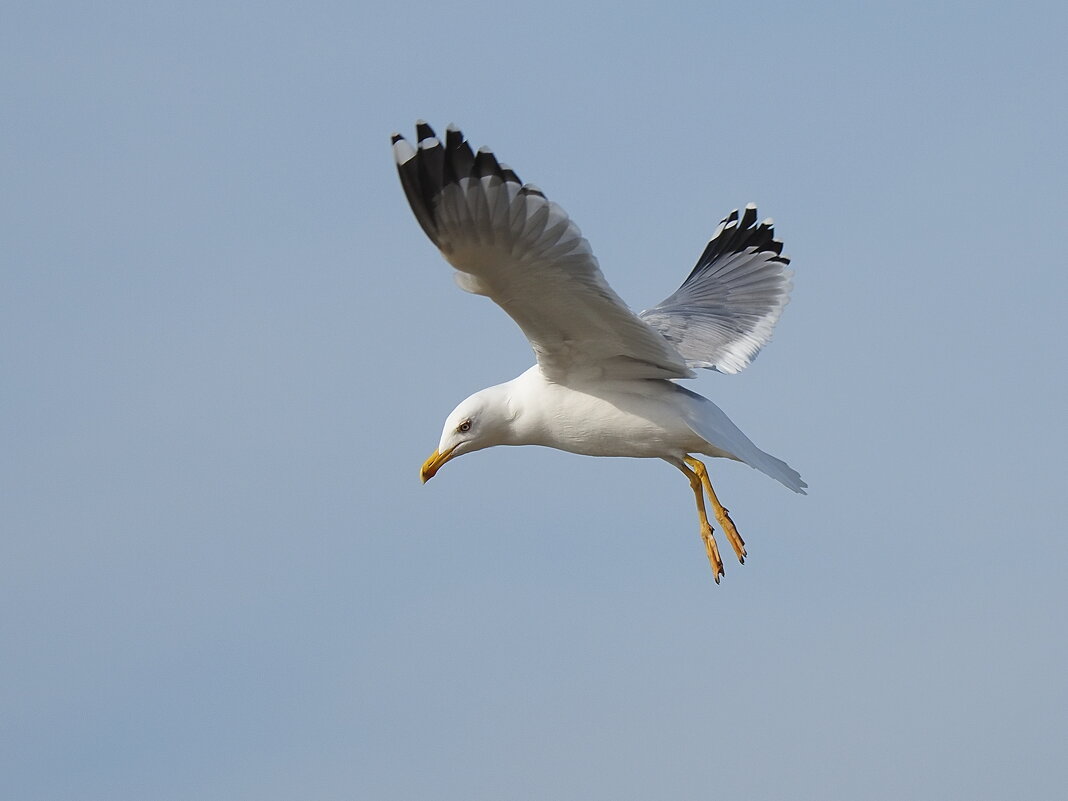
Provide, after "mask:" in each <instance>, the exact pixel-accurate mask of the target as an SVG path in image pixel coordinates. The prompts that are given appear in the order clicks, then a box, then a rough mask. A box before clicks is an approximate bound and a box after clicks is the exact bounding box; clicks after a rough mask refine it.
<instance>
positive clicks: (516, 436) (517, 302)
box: [393, 121, 807, 583]
mask: <svg viewBox="0 0 1068 801" xmlns="http://www.w3.org/2000/svg"><path fill="white" fill-rule="evenodd" d="M416 134H417V139H418V147H417V148H413V147H412V146H411V144H409V143H408V141H407V140H405V139H404V137H403V136H401V135H400V134H393V154H394V157H395V159H396V162H397V169H398V171H399V173H400V179H401V184H402V185H403V187H404V192H405V194H406V195H407V197H408V202H409V203H410V204H411V207H412V211H413V212H414V213H415V217H416V219H417V220H418V221H419V224H420V225H421V226H422V228H423V230H424V231H425V232H426V234H427V236H429V237H430V239H431V241H433V243H434V244H435V245H436V246H437V247H438V248H439V249H440V250H441V253H442V255H443V256H444V257H445V260H446V261H448V262H449V264H451V265H452V266H453V267H455V268H456V270H457V272H456V274H455V275H456V280H457V283H458V284H459V285H460V287H461V288H463V289H465V290H467V291H468V292H473V293H475V294H478V295H486V296H487V297H489V298H490V299H491V300H493V301H494V302H495V303H497V304H498V305H499V306H500V307H501V308H503V309H504V310H505V311H506V312H507V313H508V314H509V315H510V316H511V317H512V319H513V320H515V321H516V323H518V324H519V327H520V328H521V329H522V330H523V333H524V334H525V335H526V337H527V339H528V340H529V341H530V345H531V347H532V348H533V349H534V354H535V356H536V357H537V363H536V364H535V365H534V366H533V367H531V368H530V369H529V370H527V371H526V372H524V373H523V374H522V375H520V376H519V377H517V378H515V379H513V380H511V381H508V382H506V383H504V384H499V385H497V386H494V387H489V388H488V389H483V390H481V391H480V392H476V393H475V394H474V395H471V396H470V397H469V398H467V399H466V400H464V401H463V402H462V403H460V405H459V406H457V407H456V408H455V409H454V410H453V411H452V413H451V414H450V415H449V416H448V418H447V419H446V420H445V427H444V430H443V431H442V434H441V441H440V442H439V444H438V448H437V450H435V451H434V453H433V454H431V456H430V458H429V459H427V460H426V463H425V464H423V467H422V471H421V476H422V479H423V481H424V482H426V481H428V480H429V479H430V478H432V477H433V476H434V474H435V473H437V471H438V470H439V469H440V468H441V466H442V465H444V464H445V463H446V462H448V461H450V460H451V459H455V458H456V457H457V456H461V455H463V454H465V453H471V452H472V451H477V450H481V449H483V448H488V447H491V446H493V445H543V446H546V447H550V448H558V449H560V450H564V451H570V452H572V453H579V454H585V455H588V456H631V457H645V458H652V457H656V458H659V459H663V460H664V461H666V462H668V463H670V464H672V465H674V466H675V467H677V468H678V469H679V470H681V471H682V472H683V473H684V474H685V475H686V477H687V478H688V479H689V481H690V487H691V488H692V489H693V493H694V496H695V498H696V499H697V513H698V517H699V519H700V526H701V536H702V539H703V541H704V544H705V549H706V553H707V555H708V560H709V563H710V564H711V565H712V572H713V575H714V576H715V579H716V583H719V579H720V576H722V575H723V560H722V559H721V558H720V555H719V549H718V547H717V545H716V540H715V538H714V537H713V534H712V526H711V525H710V524H709V522H708V516H707V514H706V511H705V502H704V494H706V493H707V495H708V499H709V501H711V503H712V509H713V511H714V513H715V516H716V519H717V520H718V521H719V524H720V527H721V528H722V529H723V532H724V534H725V535H726V536H727V539H728V541H729V542H730V543H731V546H732V547H733V548H734V552H735V554H736V555H737V556H738V560H739V561H740V562H744V561H745V555H746V552H745V543H744V542H743V541H742V538H741V536H739V534H738V530H737V529H736V528H735V526H734V523H733V522H732V521H731V518H730V516H729V514H728V512H727V510H726V509H725V508H724V507H723V505H722V504H721V503H720V502H719V499H718V498H717V497H716V493H715V491H714V490H713V489H712V483H711V481H710V480H709V477H708V471H707V469H706V468H705V465H704V464H703V463H702V462H700V461H699V460H698V459H695V458H694V457H693V455H692V454H703V455H705V456H712V457H722V458H726V459H734V460H736V461H740V462H745V463H746V464H748V465H750V466H751V467H754V468H756V469H757V470H760V471H761V472H763V473H766V474H767V475H769V476H771V477H772V478H774V479H777V480H778V481H781V482H782V483H783V484H784V485H786V486H787V487H789V488H790V489H792V490H794V491H795V492H801V493H803V492H804V487H806V486H807V485H806V484H805V482H804V481H802V480H801V476H800V475H799V474H798V473H797V471H795V470H793V469H792V468H791V467H790V466H789V465H787V464H786V463H785V462H782V461H780V460H779V459H776V458H775V457H774V456H771V455H769V454H767V453H765V452H764V451H762V450H760V449H759V448H757V447H756V445H754V444H753V443H752V442H751V441H750V440H749V438H748V437H746V436H745V434H743V433H742V432H741V431H740V430H739V429H738V427H737V426H736V425H734V423H732V422H731V420H730V418H728V417H727V415H726V414H724V413H723V411H722V410H720V408H719V407H718V406H716V405H715V404H714V403H712V402H711V401H710V400H708V399H707V398H704V397H702V396H700V395H698V394H696V393H694V392H691V391H689V390H687V389H685V388H683V387H682V386H680V385H679V384H677V383H675V380H676V379H680V378H693V377H694V372H693V370H692V369H691V368H694V367H704V368H708V369H712V370H718V371H720V372H723V373H736V372H738V371H739V370H741V369H742V368H744V367H745V366H746V365H747V364H749V362H750V361H751V360H752V359H753V358H754V357H755V356H756V354H757V352H758V351H759V350H760V349H761V348H762V347H763V346H764V345H765V344H766V343H767V342H768V340H769V339H770V338H771V331H772V328H773V327H774V325H775V323H776V322H777V321H778V319H779V316H780V315H781V314H782V310H783V307H784V306H785V305H786V303H787V300H788V298H789V293H790V279H791V275H792V273H791V272H790V271H789V270H788V269H787V265H788V264H789V259H788V258H786V257H785V256H783V255H781V254H782V243H781V242H779V241H778V240H776V239H775V238H774V229H773V227H772V225H773V224H772V221H771V220H770V219H767V220H764V221H763V222H761V223H760V224H759V225H758V224H756V221H757V213H756V207H755V206H754V205H752V204H750V205H748V206H746V207H745V210H744V211H743V212H742V214H741V215H740V216H739V213H738V211H737V210H735V211H733V212H731V213H730V214H729V215H728V216H727V217H726V218H725V219H724V220H723V221H722V222H721V223H720V225H719V227H718V228H717V229H716V232H715V233H714V234H713V235H712V239H711V241H710V242H709V243H708V246H707V247H706V248H705V251H704V253H702V254H701V257H700V258H699V259H698V261H697V266H696V267H694V269H693V271H692V272H691V273H690V275H689V277H687V279H686V280H685V281H684V282H683V284H682V286H681V287H679V289H678V290H677V291H676V292H675V293H674V294H673V295H671V297H669V298H667V299H666V300H664V301H663V302H662V303H660V304H659V305H657V306H654V307H653V308H652V309H650V310H648V311H644V312H642V313H641V314H635V313H634V312H632V311H631V310H630V309H629V308H628V307H627V306H626V304H624V303H623V301H622V300H621V299H620V298H619V296H618V295H616V293H615V292H613V291H612V289H611V287H609V286H608V283H607V282H606V281H605V279H604V276H603V275H602V274H601V270H600V268H599V267H598V265H597V260H596V259H595V258H594V256H593V253H592V252H591V250H590V246H589V243H588V242H587V241H586V240H585V239H584V238H583V237H582V234H581V233H580V232H579V229H578V227H577V226H576V225H575V224H574V223H573V222H571V220H570V219H569V218H568V216H567V214H566V213H565V212H564V210H563V209H561V208H560V207H559V206H558V205H556V204H555V203H553V202H552V201H549V200H547V199H546V197H545V195H544V194H543V193H542V191H541V190H540V189H538V188H537V187H536V186H533V185H531V184H524V183H522V182H521V181H520V180H519V178H518V177H517V176H516V174H515V173H514V172H513V171H512V170H511V169H510V168H509V167H508V166H506V165H504V164H500V163H498V161H497V159H496V158H495V157H494V155H493V153H492V152H491V151H490V150H489V149H488V148H481V149H480V150H479V151H478V153H477V154H476V153H473V152H472V150H471V147H470V146H469V145H468V143H467V141H466V140H465V139H464V136H463V134H462V133H461V132H460V131H459V129H457V128H456V127H455V126H452V125H450V126H449V127H448V129H447V132H446V137H445V142H444V143H442V142H441V140H440V139H438V138H437V136H436V135H435V133H434V131H433V130H432V129H431V128H430V126H429V125H427V124H426V123H425V122H423V121H419V122H418V123H416Z"/></svg>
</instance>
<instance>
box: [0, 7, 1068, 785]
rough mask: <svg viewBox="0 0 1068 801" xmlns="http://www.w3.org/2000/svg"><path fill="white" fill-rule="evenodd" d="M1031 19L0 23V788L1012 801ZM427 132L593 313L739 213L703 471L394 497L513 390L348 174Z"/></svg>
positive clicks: (1047, 96)
mask: <svg viewBox="0 0 1068 801" xmlns="http://www.w3.org/2000/svg"><path fill="white" fill-rule="evenodd" d="M1066 36H1068V11H1066V6H1065V5H1064V4H1063V3H1054V2H1049V3H1018V4H1005V3H997V4H994V3H989V4H975V3H938V4H931V3H926V2H925V3H893V4H890V3H886V4H849V5H847V4H832V3H822V4H821V3H810V4H798V3H761V4H755V5H744V4H743V5H738V4H707V3H675V4H672V3H656V4H653V3H648V4H634V3H623V4H619V3H617V4H604V5H592V4H587V5H578V6H575V5H573V4H571V3H563V2H556V0H547V2H542V3H537V4H533V3H530V4H523V5H521V6H514V7H509V6H506V5H499V6H498V5H490V4H486V5H478V4H471V3H463V2H454V3H440V4H434V5H431V4H427V3H407V4H404V5H385V4H381V5H376V4H360V3H317V2H310V3H300V4H296V3H294V4H283V3H225V2H224V3H183V4H173V5H167V4H158V3H126V4H120V3H106V2H94V3H41V2H9V3H6V4H5V6H4V10H3V11H2V12H0V104H2V106H0V118H2V120H3V122H2V123H0V186H2V187H3V191H2V192H0V252H2V255H0V525H2V527H3V532H2V536H0V654H2V656H0V798H5V799H8V798H10V799H19V801H38V800H43V799H49V800H52V799H55V800H56V801H59V799H63V800H64V801H68V800H69V799H79V801H96V800H98V799H99V801H125V800H126V799H129V801H143V800H144V799H153V801H170V800H172V799H174V800H177V799H196V800H197V801H234V800H235V799H241V800H243V799H248V800H249V801H274V800H275V799H277V800H278V801H281V800H282V799H294V798H302V799H304V798H307V799H330V800H333V799H337V800H338V801H341V800H342V799H370V800H371V801H380V800H385V799H413V800H417V801H422V800H424V799H435V801H451V800H452V799H456V801H483V800H484V801H499V799H523V800H525V799H529V800H530V801H539V800H541V799H552V800H553V801H561V800H564V801H570V800H571V799H574V800H575V801H579V799H582V800H583V801H588V800H590V799H595V800H600V799H604V800H605V801H608V800H609V799H611V801H627V800H629V799H634V800H635V801H638V799H656V798H665V799H694V800H695V801H696V800H697V799H707V798H725V799H732V798H738V799H743V798H744V799H749V800H752V799H768V800H769V801H772V800H773V799H786V798H789V799H820V800H821V801H822V800H824V799H832V798H841V799H851V800H853V801H867V800H868V799H886V800H887V801H897V799H902V798H909V799H947V798H961V799H965V798H966V799H969V800H970V801H971V800H977V799H980V800H981V799H1005V798H1026V799H1053V798H1058V797H1060V796H1061V795H1062V794H1063V791H1064V788H1065V786H1068V767H1066V761H1065V759H1064V754H1065V748H1066V744H1068V716H1066V715H1065V709H1068V679H1066V678H1065V677H1066V676H1068V637H1066V635H1065V611H1066V609H1068V582H1066V581H1065V576H1064V566H1065V564H1066V563H1068V538H1066V537H1065V533H1066V525H1065V509H1064V507H1065V503H1064V496H1065V479H1066V477H1068V475H1066V474H1068V471H1066V469H1065V461H1064V454H1065V450H1066V448H1068V426H1066V423H1065V409H1066V408H1068V379H1066V377H1065V369H1064V367H1065V353H1064V335H1063V332H1064V319H1065V303H1066V297H1068V279H1066V277H1065V276H1066V270H1065V267H1066V265H1065V257H1064V252H1063V240H1064V235H1063V231H1064V226H1065V220H1066V219H1068V193H1066V191H1065V182H1066V179H1068V157H1066V148H1065V142H1066V141H1068V111H1066V103H1065V99H1064V97H1065V95H1064V87H1065V86H1066V85H1068V62H1066V60H1065V55H1064V42H1065V40H1066ZM419 117H425V118H426V119H427V120H429V121H431V123H432V124H434V125H436V126H439V127H444V125H445V124H447V123H448V122H450V121H455V122H456V123H458V124H460V125H461V126H462V127H463V128H464V130H465V132H466V133H467V134H468V135H469V136H470V138H471V139H472V141H473V143H474V144H475V145H476V146H477V145H480V144H488V145H490V146H492V147H493V148H494V150H495V151H496V152H497V153H498V155H499V156H500V157H501V158H502V159H503V160H504V161H506V162H508V163H509V164H511V165H512V166H513V167H514V168H515V169H516V170H517V172H519V174H520V175H521V176H523V178H524V179H525V180H528V181H533V182H534V183H537V184H538V185H540V186H541V187H542V188H543V189H544V190H545V191H546V193H547V194H548V195H549V196H550V197H551V198H552V199H554V200H556V201H557V202H558V203H560V204H561V205H562V206H563V207H564V208H566V209H567V210H568V211H569V212H570V213H571V215H572V216H573V217H574V218H575V220H576V221H577V223H578V224H579V226H580V227H581V228H582V230H583V232H584V234H585V235H586V236H587V238H588V239H589V240H590V242H591V243H592V245H593V248H594V251H595V252H596V253H597V255H598V257H599V258H600V261H601V265H602V268H603V269H604V271H605V274H606V275H607V277H608V279H609V281H610V282H611V283H612V285H613V286H614V287H615V289H616V290H617V291H618V292H619V293H620V294H621V295H622V296H623V297H624V298H625V299H627V300H628V301H629V302H631V303H632V304H633V305H634V306H635V307H637V308H644V307H646V306H649V305H652V304H653V303H655V302H656V301H658V300H660V299H661V298H663V297H664V296H665V295H667V294H669V293H670V292H671V291H672V290H674V289H675V287H676V286H677V285H678V283H679V282H680V281H681V279H682V278H683V277H684V276H685V275H686V274H687V272H688V271H689V270H690V268H691V267H692V265H693V261H694V260H695V259H696V257H697V256H698V254H699V253H700V252H701V250H702V249H703V247H704V244H705V242H706V240H707V238H708V236H709V235H710V234H711V232H712V231H713V229H714V227H715V225H716V223H717V221H718V220H719V219H720V218H721V217H722V216H723V215H724V214H726V213H727V212H728V211H730V209H732V208H734V207H737V206H740V205H742V204H744V203H746V202H748V201H756V202H757V203H758V204H759V206H760V211H761V214H766V215H771V216H773V217H774V218H775V220H776V223H777V230H778V234H779V236H780V237H781V238H783V239H784V240H785V242H786V250H787V252H788V253H789V254H790V255H791V256H792V257H793V267H794V268H795V270H796V277H795V290H794V295H793V300H792V302H791V304H790V306H789V307H788V308H787V310H786V313H785V315H784V317H783V319H782V321H781V322H780V324H779V327H778V329H777V332H776V337H775V340H774V341H773V342H772V344H771V345H770V346H769V347H768V348H767V350H766V351H765V352H764V353H763V354H762V355H761V356H760V358H759V359H758V360H757V361H756V362H755V364H754V365H753V366H751V367H750V368H749V369H747V370H746V371H745V372H743V373H742V374H740V375H737V376H723V375H717V374H712V373H708V374H703V375H702V376H701V377H700V378H699V379H698V380H697V381H695V382H691V383H690V386H692V388H693V389H695V390H696V391H699V392H701V393H703V394H706V395H708V396H709V397H711V398H712V399H713V400H715V401H716V402H717V403H718V404H719V405H721V406H722V407H723V408H724V410H725V411H727V412H728V414H730V415H731V416H732V417H733V418H734V420H735V421H736V422H737V423H738V424H739V425H740V426H741V427H742V428H743V429H744V430H745V431H746V432H747V433H748V434H749V435H750V436H751V437H752V438H753V439H754V440H755V441H756V442H757V444H758V445H760V446H761V447H763V448H764V449H766V450H768V451H770V452H772V453H774V454H776V455H777V456H780V457H781V458H783V459H786V460H787V461H789V462H790V463H791V464H792V465H794V466H795V467H797V468H798V469H799V470H800V471H801V472H802V474H803V475H804V477H805V479H806V480H807V481H808V483H809V484H810V487H811V489H810V492H811V494H810V495H809V496H808V497H800V496H795V495H793V494H791V493H789V492H787V491H786V490H784V489H783V488H782V487H781V486H779V485H778V484H776V483H775V482H774V481H771V480H769V479H767V478H766V477H764V476H762V475H760V474H758V473H757V472H755V471H752V470H749V469H748V468H746V467H744V466H740V465H733V464H728V463H723V462H713V463H712V468H713V477H714V480H715V482H716V486H717V489H718V491H719V494H720V497H721V498H722V499H723V500H724V502H725V503H726V505H727V506H728V507H730V509H731V510H732V512H733V514H734V518H735V520H736V522H737V523H738V525H739V528H740V530H741V532H742V534H743V536H745V538H746V541H747V543H748V544H749V546H750V559H749V560H748V562H747V564H746V565H745V566H744V567H740V566H738V565H737V564H736V563H733V562H731V561H728V562H727V575H726V578H725V579H724V582H723V584H722V585H720V586H718V587H717V586H716V585H715V584H714V583H713V581H712V577H711V572H710V570H709V567H708V564H707V561H706V560H705V556H704V552H703V548H702V546H701V542H700V538H699V536H698V532H697V527H696V519H695V513H694V509H693V499H692V495H691V493H690V490H689V487H688V486H687V485H686V482H685V481H684V480H682V478H681V477H680V476H679V475H678V473H677V471H675V470H673V469H671V468H670V467H668V466H667V465H665V464H663V463H662V462H654V461H650V462H644V461H632V460H601V459H585V458H580V457H575V456H571V455H567V454H562V453H556V452H552V451H547V450H541V449H531V448H526V449H505V448H500V449H495V450H491V451H487V452H484V453H479V454H476V455H472V456H468V457H466V458H463V459H460V460H458V461H456V462H455V463H452V464H449V465H448V466H447V467H446V468H445V469H444V470H443V471H442V472H441V473H440V474H439V476H438V477H437V478H436V479H435V480H434V481H433V482H431V483H430V484H428V485H427V486H425V487H423V486H421V485H420V484H419V480H418V468H419V465H420V463H421V462H422V461H423V459H424V458H425V457H426V456H427V454H428V453H429V452H430V451H431V450H432V449H433V447H434V446H435V445H436V444H437V440H438V436H439V433H440V427H441V424H442V422H443V420H444V418H445V416H446V414H447V413H448V412H449V411H450V410H451V409H452V407H453V405H454V404H455V403H456V402H457V401H459V400H460V399H462V398H463V397H465V396H466V395H468V394H469V393H470V392H472V391H474V390H477V389H479V388H481V387H483V386H486V385H488V384H492V383H496V382H499V381H502V380H506V379H508V378H511V377H512V376H514V375H516V374H518V373H519V372H521V371H522V370H524V369H525V368H526V367H527V366H528V365H529V364H530V363H531V354H530V351H529V348H528V347H527V345H526V342H525V341H524V340H523V338H522V336H521V335H520V333H519V332H518V330H517V329H516V328H515V326H514V325H513V324H512V323H511V321H510V320H508V319H507V317H505V315H504V314H503V313H502V312H500V310H499V309H497V308H495V307H494V306H493V305H492V304H490V303H488V302H486V301H485V300H484V299H482V298H477V297H473V296H469V295H464V294H463V293H461V292H460V291H459V290H457V289H456V288H455V287H454V286H453V283H452V279H451V277H450V274H449V273H450V271H449V269H448V268H447V266H446V265H445V264H444V263H443V262H442V261H441V260H440V258H439V256H438V254H437V253H436V251H435V250H434V249H433V247H432V246H431V245H430V243H429V242H428V241H427V240H426V239H425V237H424V236H423V234H422V232H421V231H420V230H419V228H418V226H417V225H416V223H415V221H414V219H413V218H412V216H411V213H410V212H409V210H408V208H407V204H406V202H405V200H404V197H403V193H402V191H401V189H400V187H399V184H398V181H397V179H396V175H395V171H394V167H393V163H392V160H391V155H390V149H389V134H390V133H391V132H392V131H394V130H402V131H404V132H405V133H410V132H411V130H412V124H413V122H414V121H415V120H416V119H417V118H419Z"/></svg>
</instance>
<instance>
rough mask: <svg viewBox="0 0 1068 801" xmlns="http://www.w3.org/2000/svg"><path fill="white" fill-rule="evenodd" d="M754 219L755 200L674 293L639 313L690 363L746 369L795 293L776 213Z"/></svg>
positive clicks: (727, 221) (722, 229)
mask: <svg viewBox="0 0 1068 801" xmlns="http://www.w3.org/2000/svg"><path fill="white" fill-rule="evenodd" d="M756 221H757V210H756V206H754V205H753V204H749V205H748V206H746V207H745V211H744V212H743V214H742V216H741V219H739V217H738V211H737V209H736V210H734V211H732V212H731V213H730V214H729V215H728V216H727V217H726V218H724V219H723V221H722V222H720V224H719V228H717V229H716V232H715V233H714V234H713V235H712V239H711V241H709V243H708V246H707V247H706V248H705V252H704V253H702V254H701V258H700V259H698V260H697V266H696V267H694V268H693V272H691V273H690V275H689V276H688V277H687V278H686V280H685V281H684V282H683V284H682V286H680V287H679V288H678V289H677V290H676V291H675V294H673V295H672V296H671V297H669V298H667V299H666V300H664V301H662V302H661V303H660V304H659V305H657V306H654V307H653V308H651V309H649V310H648V311H644V312H642V313H641V314H640V315H639V316H640V317H641V318H642V319H643V320H645V322H647V323H648V324H649V325H651V326H652V327H653V328H655V329H656V330H657V331H659V332H660V333H661V334H662V335H663V337H664V338H665V339H666V340H668V341H669V342H670V343H671V344H672V345H674V346H675V348H676V350H678V351H679V353H681V354H682V355H683V356H684V357H685V359H686V364H687V365H689V366H690V367H706V368H710V369H712V370H718V371H720V372H721V373H737V372H738V371H739V370H741V369H743V368H744V367H745V366H746V365H747V364H749V362H751V361H752V360H753V359H754V358H755V357H756V355H757V353H758V352H759V351H760V349H761V348H762V347H764V345H766V344H767V343H768V340H770V339H771V330H772V328H774V327H775V323H777V322H778V320H779V317H780V315H781V314H782V310H783V308H784V307H785V306H786V303H787V302H788V301H789V299H790V279H791V277H792V275H793V274H792V273H791V271H790V270H788V269H787V265H788V264H789V263H790V260H789V259H788V258H787V257H786V256H783V255H782V242H780V241H778V240H777V239H775V229H774V227H773V223H772V221H771V220H770V219H767V220H764V221H763V222H762V223H760V224H759V225H756V224H755V223H756Z"/></svg>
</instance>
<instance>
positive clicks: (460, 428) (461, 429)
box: [456, 420, 471, 434]
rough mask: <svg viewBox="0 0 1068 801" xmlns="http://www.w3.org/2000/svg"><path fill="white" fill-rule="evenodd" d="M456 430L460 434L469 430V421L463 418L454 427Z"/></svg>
mask: <svg viewBox="0 0 1068 801" xmlns="http://www.w3.org/2000/svg"><path fill="white" fill-rule="evenodd" d="M456 430H457V431H459V432H460V433H461V434H466V433H467V432H468V431H470V430H471V421H470V420H464V421H463V422H462V423H460V425H458V426H457V427H456Z"/></svg>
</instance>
